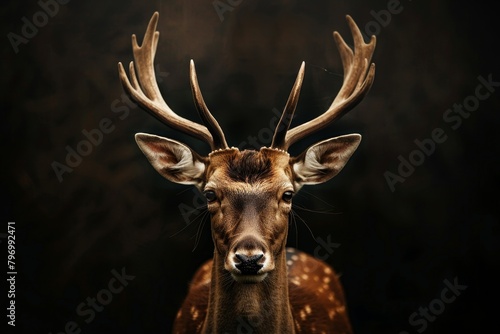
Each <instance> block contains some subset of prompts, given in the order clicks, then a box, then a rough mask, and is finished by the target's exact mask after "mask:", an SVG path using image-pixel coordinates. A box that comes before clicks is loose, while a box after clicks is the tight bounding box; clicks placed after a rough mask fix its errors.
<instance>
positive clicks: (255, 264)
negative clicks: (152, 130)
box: [118, 13, 375, 328]
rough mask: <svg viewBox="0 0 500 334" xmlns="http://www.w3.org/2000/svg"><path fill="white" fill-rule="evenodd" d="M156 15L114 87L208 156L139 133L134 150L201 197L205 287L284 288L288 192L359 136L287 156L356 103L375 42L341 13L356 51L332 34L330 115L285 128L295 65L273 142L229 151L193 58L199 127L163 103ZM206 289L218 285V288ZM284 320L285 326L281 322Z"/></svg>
mask: <svg viewBox="0 0 500 334" xmlns="http://www.w3.org/2000/svg"><path fill="white" fill-rule="evenodd" d="M158 16H159V15H158V13H155V14H154V15H153V17H152V18H151V21H150V22H149V25H148V28H147V30H146V34H145V37H144V41H143V43H142V45H138V43H137V39H136V36H135V35H133V36H132V44H133V54H134V59H135V61H133V62H131V63H130V66H129V75H130V76H127V74H126V71H125V69H124V68H123V66H122V64H121V63H119V66H118V68H119V74H120V78H121V81H122V83H123V86H124V88H125V91H126V92H127V93H128V94H129V96H130V97H131V98H132V99H133V100H134V101H135V102H137V103H138V104H139V105H141V106H142V107H143V108H144V109H145V110H146V111H148V112H149V113H151V114H152V115H153V116H155V117H157V118H158V119H159V120H160V121H162V122H163V123H165V124H166V125H168V126H170V127H173V128H175V129H177V130H180V131H182V132H185V133H186V134H188V135H191V136H193V137H196V138H198V139H201V140H203V141H205V142H207V143H208V144H209V145H210V147H211V150H212V151H211V153H210V154H208V156H201V155H200V154H198V153H196V152H195V151H193V150H192V149H191V148H190V147H188V146H187V145H185V144H182V143H180V142H178V141H175V140H172V139H168V138H163V137H160V136H155V135H150V134H145V133H138V134H136V136H135V139H136V141H137V144H138V145H139V147H140V149H141V150H142V152H143V153H144V154H145V155H146V157H147V159H148V160H149V162H150V163H151V164H152V166H153V167H154V168H155V169H156V170H157V171H158V173H160V174H161V175H162V176H163V177H165V178H166V179H167V180H170V181H172V182H175V183H180V184H188V185H194V186H195V187H197V188H198V189H199V190H200V191H201V192H203V193H204V195H205V197H206V200H207V208H208V211H209V213H210V217H211V226H212V227H211V230H212V237H213V241H214V245H215V251H214V269H213V272H212V281H217V280H219V281H227V280H232V281H234V282H235V283H254V284H246V285H247V286H248V285H258V284H257V283H259V282H262V281H265V280H267V281H269V282H270V283H269V284H268V285H267V286H272V285H276V284H279V283H280V282H281V283H282V284H284V285H286V281H284V282H283V273H285V280H286V263H285V262H286V261H285V255H284V253H285V251H284V250H285V242H286V238H287V233H288V219H289V214H290V211H291V208H292V198H293V196H294V194H295V193H297V192H298V191H299V189H300V188H301V187H302V186H303V185H307V184H319V183H323V182H325V181H328V180H329V179H331V178H332V177H334V176H335V175H337V174H338V173H339V172H340V171H341V170H342V168H343V167H344V166H345V164H346V163H347V161H348V160H349V158H350V157H351V156H352V154H353V153H354V151H355V150H356V148H357V147H358V145H359V143H360V141H361V136H360V135H359V134H349V135H344V136H340V137H334V138H330V139H326V140H323V141H321V142H319V143H316V144H314V145H312V146H311V147H309V148H308V149H306V150H305V151H304V152H303V153H302V154H300V155H298V156H295V157H293V156H290V154H289V153H288V152H287V150H288V148H289V147H290V145H292V144H293V143H295V142H297V141H298V140H300V139H302V138H304V137H306V136H307V135H310V134H311V133H313V132H315V131H318V130H319V129H322V128H324V127H325V126H327V125H329V124H331V123H332V122H333V121H334V120H336V119H337V118H339V117H340V116H342V115H343V114H345V113H346V112H347V111H349V110H350V109H352V108H353V107H354V106H356V105H357V104H358V103H359V102H360V101H361V100H362V98H363V97H364V96H365V94H366V93H367V92H368V90H369V89H370V87H371V85H372V83H373V79H374V74H375V65H374V64H370V60H371V57H372V54H373V51H374V48H375V37H372V39H371V41H370V43H368V44H366V43H365V42H364V40H363V37H362V35H361V32H360V31H359V29H358V27H357V26H356V24H355V23H354V21H353V20H352V18H351V17H349V16H347V22H348V24H349V27H350V30H351V32H352V35H353V39H354V50H355V51H353V50H352V49H351V48H350V47H349V46H348V45H347V44H346V43H345V42H344V40H343V39H342V37H341V36H340V35H339V34H338V33H337V32H334V34H333V37H334V39H335V41H336V44H337V46H338V49H339V51H340V55H341V58H342V63H343V69H344V73H345V76H344V81H343V85H342V88H341V89H340V91H339V93H338V95H337V96H336V98H335V99H334V101H333V102H332V104H331V105H330V107H329V108H328V110H327V111H326V112H324V113H323V114H321V115H320V116H318V117H316V118H314V119H312V120H311V121H309V122H307V123H304V124H301V125H298V126H296V127H294V128H290V124H291V121H292V118H293V114H294V112H295V109H296V105H297V102H298V99H299V94H300V89H301V85H302V81H303V78H304V71H305V63H302V64H301V66H300V69H299V72H298V75H297V78H296V80H295V83H294V85H293V87H292V91H291V93H290V96H289V98H288V101H287V103H286V105H285V108H284V111H283V114H282V116H281V119H280V121H279V123H278V124H277V127H276V130H275V133H274V136H273V139H272V143H271V145H270V146H269V147H262V148H261V149H260V150H258V151H255V150H243V151H240V150H239V149H238V148H235V147H229V146H228V144H227V142H226V139H225V136H224V133H223V131H222V129H221V127H220V126H219V124H218V123H217V121H216V120H215V118H214V117H213V116H212V114H211V112H210V111H209V109H208V107H207V106H206V104H205V102H204V99H203V96H202V94H201V91H200V87H199V85H198V79H197V75H196V70H195V65H194V62H193V61H192V60H191V62H190V83H191V89H192V93H193V97H194V102H195V106H196V108H197V110H198V112H199V115H200V117H201V119H202V121H203V125H202V124H199V123H195V122H192V121H190V120H187V119H185V118H183V117H181V116H179V115H177V114H176V113H174V112H173V111H172V110H171V109H170V107H169V106H168V105H167V103H166V102H165V101H164V99H163V98H162V96H161V94H160V90H159V88H158V85H157V82H156V79H155V74H154V66H153V60H154V56H155V52H156V47H157V44H158V38H159V33H158V32H157V31H156V26H157V22H158ZM212 284H213V286H214V288H216V286H217V283H216V282H215V283H214V282H212ZM243 289H245V288H243ZM248 289H250V288H248ZM211 302H213V301H211ZM226 302H228V303H229V305H232V307H234V309H236V310H237V309H241V311H242V312H243V311H244V312H251V311H249V308H250V309H252V307H253V308H255V309H258V305H257V304H258V303H257V304H256V303H255V302H254V303H253V304H252V303H250V304H251V305H250V306H249V304H248V301H247V303H245V304H244V305H243V304H241V303H239V302H238V301H226ZM252 305H253V306H252ZM283 306H284V309H285V310H286V309H288V308H287V306H286V305H283ZM243 309H244V310H243ZM208 313H210V311H209V312H208ZM285 318H286V317H285ZM219 320H220V319H219ZM220 321H222V320H220ZM220 321H219V322H220ZM213 322H216V321H215V320H213ZM283 322H284V323H286V319H285V320H283ZM204 326H210V325H207V324H205V325H204ZM214 326H215V325H214ZM283 326H285V325H283ZM283 326H282V327H280V328H284V327H283ZM285 327H286V326H285ZM214 328H215V327H214Z"/></svg>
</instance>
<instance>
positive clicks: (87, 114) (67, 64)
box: [0, 0, 500, 333]
mask: <svg viewBox="0 0 500 334" xmlns="http://www.w3.org/2000/svg"><path fill="white" fill-rule="evenodd" d="M222 2H223V3H226V4H228V3H229V2H228V1H224V0H223V1H222ZM232 3H233V4H234V5H232V6H231V5H229V6H231V9H232V10H230V11H229V10H228V11H225V12H223V13H221V16H219V15H218V14H217V11H216V10H215V8H214V3H213V2H212V1H181V0H164V1H159V0H156V1H129V0H127V1H120V2H117V1H115V2H111V1H76V0H74V1H70V2H68V3H67V4H64V5H60V6H59V8H58V9H57V11H56V13H55V15H54V16H53V17H49V18H48V20H47V22H46V24H44V25H43V26H41V27H40V28H38V32H37V33H35V34H34V36H33V37H30V38H28V39H27V41H26V43H24V44H20V45H18V50H17V52H15V50H14V48H13V46H12V44H11V42H10V41H9V38H8V34H9V33H11V32H12V33H15V34H18V35H21V34H22V28H23V25H24V24H25V22H24V21H23V20H22V18H23V17H26V18H27V19H28V20H29V21H31V22H32V21H33V15H36V13H37V12H40V11H41V10H42V9H41V7H40V4H39V3H37V2H36V1H29V2H27V1H24V2H19V1H17V2H14V1H7V2H5V1H4V2H3V3H2V5H1V8H2V23H1V25H2V34H3V36H4V37H3V43H2V49H1V51H2V61H1V67H2V75H1V83H2V89H1V92H2V93H1V94H2V99H1V103H2V121H1V122H0V127H1V134H2V140H1V143H2V144H1V145H2V153H3V158H2V164H1V165H2V179H1V180H2V188H1V189H2V193H3V200H2V207H1V208H2V211H1V213H2V215H1V221H2V226H4V228H2V230H1V231H0V233H1V234H2V243H1V245H2V247H1V249H2V254H4V255H2V259H4V260H2V262H6V258H7V250H6V239H5V236H6V235H5V233H7V228H6V227H5V226H6V223H7V222H8V221H15V222H16V266H17V271H18V275H17V280H16V314H17V317H16V328H15V329H16V331H15V332H19V333H49V332H52V333H59V332H62V331H64V328H65V326H66V324H67V323H68V322H69V321H74V322H76V323H77V324H78V325H79V326H80V328H81V330H82V333H168V332H170V328H171V325H172V320H173V317H174V316H175V313H176V310H177V308H178V307H179V305H180V303H181V302H182V299H183V297H184V295H185V292H186V289H187V284H188V281H189V279H190V277H191V275H192V274H193V273H194V271H195V269H196V268H197V266H199V265H200V264H201V263H202V262H203V261H205V260H206V259H208V258H209V257H210V256H211V252H212V242H211V237H210V232H209V224H208V223H205V224H204V225H203V224H202V221H203V220H202V217H203V212H202V211H201V210H199V211H196V212H194V213H193V214H189V213H185V212H184V213H183V211H181V210H180V208H181V209H183V210H186V208H189V207H190V208H193V210H194V206H199V205H200V203H199V202H198V199H197V197H196V193H195V192H194V191H193V190H192V189H191V188H189V187H185V186H180V185H175V184H171V183H169V182H168V181H166V180H163V179H162V178H161V177H160V176H159V175H158V174H157V173H156V172H155V171H154V170H153V168H151V166H149V164H148V162H147V161H146V159H145V157H144V156H143V155H142V153H140V151H139V149H138V148H137V146H136V144H135V142H134V139H133V135H134V133H136V132H147V133H153V134H158V135H163V136H166V137H169V138H174V139H177V140H181V141H183V142H185V143H187V144H188V145H190V146H191V147H193V148H195V149H196V150H197V151H198V152H200V153H202V154H207V153H208V147H207V146H206V145H205V144H203V143H200V142H198V141H197V140H195V139H192V138H190V137H187V136H185V135H183V134H180V133H177V132H175V131H173V130H171V129H169V128H166V127H165V126H163V125H161V124H160V123H159V122H158V121H156V120H155V119H153V118H152V117H151V116H149V115H148V114H146V113H145V112H143V111H142V110H140V109H139V108H133V107H130V106H128V105H127V104H126V103H125V102H123V101H122V94H123V90H122V87H121V85H120V83H119V80H118V76H117V66H116V65H117V63H118V62H119V61H122V62H124V63H128V62H129V61H130V60H131V59H132V54H131V47H130V45H131V44H130V35H131V34H132V33H136V34H137V35H138V36H139V40H142V36H143V33H144V31H145V28H146V26H147V23H148V21H149V18H150V17H151V15H152V13H153V12H154V11H159V12H160V22H159V26H158V30H159V31H160V34H161V36H160V44H159V47H158V52H157V57H156V60H155V63H156V64H157V66H159V67H158V68H157V69H158V72H159V75H158V77H159V80H160V81H161V82H160V86H161V89H162V91H163V93H164V97H165V99H166V100H167V101H168V103H169V105H170V106H171V107H172V108H173V109H174V110H175V111H176V112H178V113H179V114H181V115H183V116H184V117H187V118H190V119H192V120H198V118H197V116H196V112H195V108H194V105H193V103H192V98H191V93H190V88H189V81H188V64H189V59H191V58H193V59H195V60H196V64H197V70H198V77H199V81H200V85H201V88H202V91H203V93H204V96H205V100H206V101H207V104H208V105H209V108H210V109H211V110H212V112H213V114H214V115H215V116H216V117H217V119H218V120H219V122H220V124H221V125H222V127H223V129H224V130H225V133H226V137H227V138H228V141H229V142H230V144H231V145H238V144H239V143H241V142H243V141H246V140H247V138H248V136H250V135H253V136H258V135H260V136H261V140H260V142H261V143H262V145H267V144H269V138H268V136H266V135H265V134H266V133H267V132H266V130H265V129H266V128H268V127H269V122H270V121H271V119H272V118H273V117H275V116H274V114H273V112H272V110H273V108H277V109H279V110H281V109H282V108H283V106H284V104H285V101H286V98H287V96H288V93H289V90H290V88H291V85H292V83H293V80H294V78H295V76H296V73H297V70H298V68H299V66H300V62H301V61H302V60H304V61H306V76H305V80H304V87H303V90H302V95H301V99H300V102H299V107H298V111H297V116H296V119H295V122H294V123H293V124H300V122H303V121H306V120H308V119H311V118H312V117H315V116H316V115H318V114H320V113H321V112H323V111H324V110H326V108H327V107H328V105H329V103H330V102H331V101H332V99H333V97H334V96H335V95H336V93H337V91H338V89H339V88H340V86H341V83H342V65H341V62H340V57H339V55H338V52H337V50H336V47H335V44H334V41H333V38H332V37H331V32H332V31H333V30H338V31H339V32H340V33H341V34H342V35H343V36H344V37H345V39H346V40H347V41H348V42H349V43H350V41H351V38H350V33H349V29H348V27H347V24H346V21H345V15H346V14H350V15H352V16H353V18H354V19H355V20H356V21H357V23H358V24H359V26H360V27H361V30H362V31H366V29H365V28H366V25H367V24H368V26H369V27H371V28H372V29H374V30H372V32H374V33H377V48H376V51H375V55H374V58H373V61H374V62H375V63H376V64H377V74H376V79H375V83H374V86H373V87H372V89H371V91H370V93H369V94H368V96H367V97H366V98H365V99H364V101H363V102H362V103H361V104H360V105H359V106H358V107H357V108H356V109H355V110H353V111H351V112H350V113H349V114H348V115H347V116H345V117H344V118H342V119H341V120H340V121H338V122H337V123H336V124H335V125H332V126H330V127H328V129H327V130H324V131H321V132H320V133H318V134H316V135H314V136H312V137H310V138H307V139H305V140H303V141H301V142H300V143H297V144H296V145H294V146H293V147H292V148H291V150H290V152H291V153H292V154H298V153H300V152H301V151H302V150H303V149H304V148H306V147H307V146H308V145H310V144H312V143H314V142H316V141H318V140H321V139H325V138H329V137H333V136H337V135H341V134H347V133H352V132H358V133H361V134H362V135H363V141H362V144H361V146H360V147H359V149H358V150H357V152H356V153H355V155H354V156H353V158H352V159H351V161H350V162H349V163H348V165H347V167H346V168H345V169H344V170H343V171H342V173H341V174H340V175H339V176H337V177H336V178H335V179H334V180H331V181H329V182H328V183H326V184H324V185H321V186H316V187H306V188H304V189H303V190H302V191H301V192H300V193H299V195H297V197H296V199H295V205H296V209H295V211H296V213H297V215H299V216H300V218H298V217H297V218H296V219H295V222H296V224H294V223H293V222H292V224H291V226H290V236H289V245H290V246H295V247H298V248H300V249H303V250H305V251H308V252H311V253H314V251H315V250H316V249H318V248H317V247H318V246H319V244H318V243H317V242H316V241H315V238H321V239H322V240H327V239H328V238H330V240H331V241H332V242H335V243H338V244H340V246H338V248H336V249H335V251H334V252H333V253H332V254H330V255H329V256H328V258H327V262H329V263H330V264H332V265H333V266H334V267H335V268H336V269H337V270H338V271H339V272H340V273H342V276H341V279H342V282H343V284H344V287H345V291H346V296H347V302H348V307H349V312H350V316H351V319H352V324H353V327H354V330H355V332H356V333H400V332H401V331H407V332H409V333H417V330H419V329H423V328H422V327H421V326H420V325H419V326H412V324H410V323H409V320H408V318H409V316H410V315H411V314H412V313H413V312H418V310H419V307H428V306H429V304H431V303H433V301H434V300H435V299H436V298H438V299H439V298H440V296H441V292H442V291H443V289H444V288H445V287H446V284H445V283H444V282H445V280H448V281H450V282H453V281H454V279H455V278H456V279H457V280H458V283H460V284H461V285H466V286H467V289H466V290H465V291H463V292H462V293H461V294H460V296H458V297H457V298H456V300H455V301H454V302H452V303H450V304H445V309H444V310H443V311H442V312H438V313H439V314H438V315H437V316H436V319H435V320H434V321H432V322H429V323H428V326H427V328H426V329H425V332H426V333H457V332H464V333H477V332H481V329H482V328H483V331H484V328H485V323H486V322H492V323H495V320H496V318H495V314H496V311H497V310H498V307H496V306H487V304H486V303H492V304H493V305H496V304H497V299H496V297H494V294H495V293H496V290H497V289H498V288H497V286H498V283H497V276H495V275H494V274H493V271H492V269H493V267H494V265H497V264H498V257H497V256H496V255H498V251H499V244H498V236H499V226H498V204H499V196H498V187H497V186H498V184H499V182H498V178H499V173H498V162H499V158H498V156H499V153H500V152H499V145H498V139H497V133H498V132H497V131H498V126H499V122H498V121H499V118H500V117H499V111H500V110H499V107H500V99H499V96H500V95H499V94H500V92H499V91H498V90H500V88H498V87H497V88H496V91H495V92H494V93H493V94H492V95H491V96H490V97H489V98H488V99H486V100H484V101H481V102H480V104H479V106H478V108H477V110H475V111H473V112H472V113H471V115H470V117H468V118H467V119H463V120H462V124H461V125H460V126H459V127H457V128H456V129H453V128H451V126H450V125H451V124H452V123H451V124H450V123H446V122H445V121H444V120H443V115H444V114H445V112H446V110H447V109H449V108H452V107H453V105H454V104H461V103H463V102H464V100H465V99H466V98H468V97H470V96H473V95H474V94H475V89H476V86H477V85H478V84H479V83H480V82H479V80H478V77H479V76H482V77H484V78H488V76H490V75H491V77H492V79H493V81H500V72H499V71H498V56H497V55H498V53H496V51H495V50H494V47H495V44H497V43H498V18H497V17H496V15H495V13H494V10H493V9H492V8H491V7H489V6H488V5H486V2H484V1H479V2H477V1H476V2H472V1H469V2H463V1H462V2H457V1H429V0H427V1H424V0H413V1H410V0H406V1H403V0H402V1H401V3H400V5H399V7H397V8H399V9H400V12H399V13H398V14H393V15H391V17H390V19H389V18H388V17H387V16H386V17H382V18H383V19H384V20H385V21H381V22H382V24H381V23H376V22H377V21H376V19H375V16H374V14H373V13H381V12H380V11H381V10H386V9H387V6H388V4H392V3H394V2H393V1H356V2H354V1H309V2H306V1H298V0H281V1H273V2H272V3H271V2H270V1H262V0H259V1H257V0H255V1H232ZM372 11H374V12H372ZM370 22H372V23H371V25H370ZM42 23H43V22H42ZM377 27H378V29H376V28H377ZM11 36H12V35H11ZM482 92H484V91H482ZM103 119H109V120H110V121H111V124H112V126H111V128H112V129H113V130H112V131H110V132H109V133H106V134H103V137H102V142H101V143H100V144H99V145H96V146H93V147H92V152H91V153H90V154H88V155H87V156H85V157H83V158H82V161H81V162H80V163H79V164H77V166H76V167H74V168H73V171H72V172H66V173H64V174H63V175H62V176H61V180H59V179H58V177H57V176H56V173H55V172H54V169H53V163H54V162H55V161H56V162H59V163H61V164H66V163H65V159H66V155H67V154H68V151H67V150H68V147H69V148H70V149H76V148H77V147H78V145H79V144H80V143H81V142H82V141H83V140H85V139H86V138H85V136H84V134H83V133H82V131H83V130H87V131H91V130H92V129H95V128H98V127H99V124H100V122H101V121H102V120H103ZM435 128H441V129H443V131H444V133H445V135H446V138H447V139H446V141H445V142H444V143H440V144H436V148H435V151H434V152H433V153H432V154H431V155H430V156H427V157H426V159H425V161H424V162H423V163H422V164H421V165H420V166H418V167H416V168H415V171H414V172H413V173H412V174H411V175H410V176H408V178H407V179H406V181H405V182H404V183H397V184H396V186H395V189H394V191H391V189H390V187H389V186H388V184H387V182H386V179H385V177H384V173H385V172H386V171H390V172H392V173H397V169H398V164H399V160H398V156H400V155H401V156H402V157H404V158H408V157H409V155H410V153H411V152H412V151H414V150H415V149H416V148H417V146H416V144H415V142H414V141H415V140H416V139H419V140H423V139H425V138H429V137H430V136H431V133H432V131H433V129H435ZM266 140H268V141H266ZM80 145H81V144H80ZM197 202H198V203H197ZM193 203H194V204H193ZM187 221H191V222H192V223H190V224H187V223H186V222H187ZM304 222H305V223H306V224H307V226H308V227H306V224H304ZM308 228H309V229H310V230H311V232H309V230H308ZM198 233H199V238H200V239H199V244H198V245H197V247H196V249H195V250H194V251H193V248H195V245H196V243H197V238H196V236H197V234H198ZM320 250H321V249H320ZM322 254H324V253H322ZM122 268H125V269H124V270H125V271H126V273H127V274H128V275H133V276H135V278H134V279H133V280H132V281H131V282H130V284H129V285H128V286H126V287H125V288H124V289H123V291H122V292H121V293H118V294H115V295H113V299H112V301H111V302H110V303H109V304H108V305H106V306H105V307H104V310H103V311H102V312H98V313H96V315H95V319H93V321H91V322H90V323H88V324H87V323H86V322H85V321H84V320H85V319H86V318H85V317H82V316H80V315H78V314H77V313H76V308H77V306H78V305H79V304H80V303H82V302H85V300H86V299H87V297H96V295H97V294H98V293H99V291H100V290H101V289H105V288H107V286H108V283H109V282H110V280H111V278H112V277H113V276H112V273H111V271H112V270H113V269H114V270H117V271H119V272H120V271H121V270H122ZM1 271H2V272H6V271H7V269H6V267H4V266H2V269H1ZM2 294H3V295H6V292H5V293H4V292H2ZM3 300H5V301H7V299H6V298H4V297H3ZM433 305H438V304H436V302H435V301H434V304H433ZM3 309H4V310H5V308H3ZM4 312H5V311H4ZM2 319H4V320H2V322H4V323H5V322H6V321H7V320H6V318H5V317H4V316H2ZM494 328H495V326H494Z"/></svg>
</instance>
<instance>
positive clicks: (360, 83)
mask: <svg viewBox="0 0 500 334" xmlns="http://www.w3.org/2000/svg"><path fill="white" fill-rule="evenodd" d="M346 19H347V23H348V24H349V28H350V30H351V33H352V36H353V40H354V51H353V50H352V49H351V48H350V47H349V46H348V45H347V44H346V42H345V41H344V40H343V38H342V37H341V36H340V34H339V33H338V32H336V31H335V32H333V37H334V39H335V42H336V43H337V48H338V49H339V52H340V56H341V59H342V64H343V68H344V81H343V83H342V88H341V89H340V91H339V93H338V94H337V96H336V98H335V99H334V100H333V102H332V104H331V105H330V107H329V108H328V110H327V111H326V112H324V113H323V114H322V115H320V116H318V117H316V118H315V119H313V120H310V121H309V122H307V123H304V124H301V125H299V126H297V127H294V128H292V129H291V130H288V128H289V126H290V122H291V120H292V118H293V113H294V111H295V107H296V106H297V102H298V96H299V93H300V88H301V85H302V77H303V75H304V63H302V66H301V68H300V70H299V74H298V76H297V80H296V81H295V84H294V86H293V88H292V92H291V93H290V97H289V98H288V102H287V105H286V107H285V109H284V110H283V114H282V116H281V119H280V122H279V123H278V125H277V127H276V130H275V133H274V137H273V142H272V144H271V147H273V148H278V149H283V150H286V149H288V147H290V145H292V144H293V143H295V142H296V141H298V140H299V139H302V138H304V137H305V136H307V135H309V134H311V133H313V132H316V131H318V130H320V129H322V128H324V127H325V126H327V125H329V124H330V123H332V122H333V121H335V120H336V119H337V118H339V117H341V116H342V115H344V114H345V113H347V112H348V111H349V110H351V109H352V108H354V107H355V106H356V105H357V104H358V103H359V102H361V100H362V99H363V98H364V96H365V95H366V93H367V92H368V91H369V90H370V88H371V86H372V83H373V79H374V77H375V64H374V63H372V64H370V65H368V64H369V63H370V61H371V58H372V55H373V52H374V50H375V44H376V38H375V36H372V37H371V39H370V42H369V43H365V42H364V40H363V36H362V35H361V31H360V30H359V28H358V26H357V25H356V23H355V22H354V20H353V19H352V18H351V17H350V16H349V15H347V16H346ZM287 130H288V131H287Z"/></svg>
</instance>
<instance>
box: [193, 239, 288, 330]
mask: <svg viewBox="0 0 500 334" xmlns="http://www.w3.org/2000/svg"><path fill="white" fill-rule="evenodd" d="M234 332H237V333H240V332H241V333H256V334H257V333H266V334H271V333H295V330H294V324H293V318H292V313H291V309H290V304H289V299H288V280H287V267H286V254H285V250H284V249H283V250H282V252H281V253H280V254H279V256H278V257H277V258H276V268H275V270H274V271H272V272H271V273H269V274H268V277H266V279H265V280H264V281H263V282H260V283H253V284H242V283H237V282H235V281H234V280H233V278H232V277H231V275H230V274H229V273H228V272H227V271H226V270H225V269H224V258H223V256H221V255H220V254H218V253H217V251H215V252H214V265H213V267H212V281H211V287H210V296H209V302H208V311H207V318H206V321H205V325H204V329H203V333H218V334H219V333H234Z"/></svg>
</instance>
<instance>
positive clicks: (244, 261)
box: [235, 254, 264, 275]
mask: <svg viewBox="0 0 500 334" xmlns="http://www.w3.org/2000/svg"><path fill="white" fill-rule="evenodd" d="M235 256H236V258H237V259H238V260H240V261H241V262H240V263H238V264H236V268H238V270H239V271H241V273H242V274H243V275H256V274H257V272H258V271H259V270H260V269H261V268H262V267H263V266H264V265H262V264H259V263H257V262H258V261H259V260H260V259H262V257H264V254H259V255H252V256H246V255H243V254H235Z"/></svg>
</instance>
